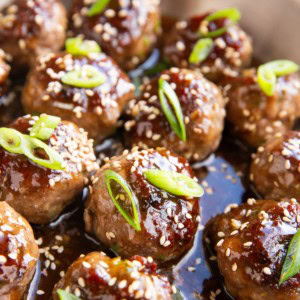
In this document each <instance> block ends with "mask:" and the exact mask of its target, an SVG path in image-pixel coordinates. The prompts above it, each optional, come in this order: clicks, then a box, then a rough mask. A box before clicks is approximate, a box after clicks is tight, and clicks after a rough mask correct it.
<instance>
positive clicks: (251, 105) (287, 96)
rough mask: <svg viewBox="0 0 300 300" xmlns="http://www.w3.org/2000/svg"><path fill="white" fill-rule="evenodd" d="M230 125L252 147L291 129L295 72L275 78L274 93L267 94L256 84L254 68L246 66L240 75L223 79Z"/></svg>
mask: <svg viewBox="0 0 300 300" xmlns="http://www.w3.org/2000/svg"><path fill="white" fill-rule="evenodd" d="M222 86H223V87H224V88H223V90H224V97H226V98H228V104H227V106H226V112H227V117H226V118H227V121H228V123H229V128H230V130H231V131H232V132H233V134H235V135H236V136H237V137H239V138H240V139H241V140H243V141H244V142H245V143H246V144H247V145H249V146H251V147H258V146H260V145H262V144H263V143H265V142H266V141H267V140H269V139H271V138H273V137H274V136H279V137H280V136H281V135H282V134H284V133H285V132H287V131H288V130H290V129H292V127H293V126H294V123H295V120H296V119H297V117H298V115H299V103H300V77H299V74H298V73H293V74H290V75H285V76H281V77H279V78H277V83H276V87H275V93H274V94H273V95H272V96H268V95H266V94H265V93H264V92H263V91H262V89H261V87H260V86H259V84H258V83H257V71H256V70H255V69H249V70H245V71H243V72H242V74H241V75H240V76H239V77H236V78H230V77H228V78H227V79H225V80H224V81H223V82H222Z"/></svg>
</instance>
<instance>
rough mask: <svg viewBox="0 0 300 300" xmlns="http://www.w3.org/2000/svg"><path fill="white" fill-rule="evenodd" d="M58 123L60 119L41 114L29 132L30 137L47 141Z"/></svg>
mask: <svg viewBox="0 0 300 300" xmlns="http://www.w3.org/2000/svg"><path fill="white" fill-rule="evenodd" d="M60 122H61V118H58V117H54V116H50V115H46V114H42V115H41V116H40V118H39V119H38V120H37V121H36V122H35V124H34V125H33V127H32V129H31V130H30V136H32V137H36V138H38V139H40V140H48V139H49V138H50V137H51V135H52V134H53V132H54V130H55V128H56V127H57V125H58V124H59V123H60Z"/></svg>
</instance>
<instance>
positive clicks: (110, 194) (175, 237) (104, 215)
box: [84, 148, 200, 263]
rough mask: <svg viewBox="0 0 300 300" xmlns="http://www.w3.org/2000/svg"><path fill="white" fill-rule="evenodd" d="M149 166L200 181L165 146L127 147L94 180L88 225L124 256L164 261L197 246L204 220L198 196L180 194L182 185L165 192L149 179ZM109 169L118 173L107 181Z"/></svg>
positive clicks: (184, 161) (91, 189)
mask: <svg viewBox="0 0 300 300" xmlns="http://www.w3.org/2000/svg"><path fill="white" fill-rule="evenodd" d="M149 169H151V170H152V169H154V170H156V171H158V172H160V173H161V172H163V173H164V172H165V171H167V174H169V172H176V173H175V174H177V173H179V176H185V177H187V178H188V179H189V180H190V181H192V182H193V183H194V184H196V181H195V180H196V179H195V177H194V176H195V175H194V172H193V170H192V168H191V167H190V165H189V164H188V162H187V161H186V160H185V159H184V158H183V157H180V156H177V155H176V154H174V153H172V152H170V151H168V150H166V149H164V148H159V149H157V150H153V149H149V150H141V151H138V150H137V148H134V149H133V150H132V151H131V152H128V150H125V152H124V153H123V155H121V156H119V157H113V158H112V159H111V160H109V161H108V162H107V163H106V164H105V165H104V166H103V167H102V168H101V169H99V170H98V171H97V172H96V174H95V176H94V177H93V178H92V185H91V187H90V194H89V197H88V200H87V203H86V208H85V213H84V220H85V227H86V230H87V231H88V232H89V233H92V234H94V235H95V236H96V237H97V238H98V239H99V240H100V241H101V242H103V243H105V244H106V245H108V246H109V247H111V248H112V249H114V250H115V251H116V252H117V253H118V254H119V255H120V256H122V257H125V258H128V257H131V256H133V255H142V256H151V257H153V259H154V260H155V261H156V262H157V263H163V262H167V261H171V260H174V259H176V258H179V257H181V256H182V255H183V254H184V253H185V252H186V251H187V250H188V249H190V248H191V247H192V245H193V241H194V236H195V234H196V231H197V228H198V222H199V221H200V216H199V214H200V211H199V203H198V202H199V201H198V200H199V197H196V196H195V197H194V196H190V197H187V196H178V194H176V193H175V194H174V192H175V191H174V192H173V189H176V188H177V186H176V187H172V190H171V191H170V190H169V191H166V190H165V189H163V188H162V187H158V186H157V185H154V184H153V182H152V183H150V181H149V180H148V178H147V179H146V172H147V171H148V170H149ZM156 171H154V172H156ZM110 173H113V174H114V175H113V176H114V178H112V180H108V177H109V176H110V175H108V174H110ZM172 174H173V173H172ZM157 178H159V175H157ZM168 178H169V177H168ZM120 182H121V183H120ZM167 182H169V183H170V180H169V179H167ZM122 184H123V185H122ZM124 184H125V185H127V187H128V188H127V191H130V192H129V193H128V192H126V190H125V188H124ZM178 184H179V185H182V182H180V183H178ZM196 185H197V186H198V184H196ZM134 209H135V210H136V212H135V213H136V214H135V216H136V217H134ZM124 211H125V214H126V215H125V216H124ZM125 217H126V218H125ZM128 217H129V218H128Z"/></svg>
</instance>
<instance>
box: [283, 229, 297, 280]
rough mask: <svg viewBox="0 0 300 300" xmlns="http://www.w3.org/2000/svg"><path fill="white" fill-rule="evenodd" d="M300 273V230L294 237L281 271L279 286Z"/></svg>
mask: <svg viewBox="0 0 300 300" xmlns="http://www.w3.org/2000/svg"><path fill="white" fill-rule="evenodd" d="M299 272H300V229H298V231H297V233H296V234H295V235H294V236H293V238H292V240H291V242H290V244H289V247H288V251H287V255H286V258H285V260H284V263H283V267H282V270H281V275H280V281H279V285H281V284H282V283H284V282H285V281H286V280H288V279H289V278H291V277H292V276H294V275H296V274H298V273H299Z"/></svg>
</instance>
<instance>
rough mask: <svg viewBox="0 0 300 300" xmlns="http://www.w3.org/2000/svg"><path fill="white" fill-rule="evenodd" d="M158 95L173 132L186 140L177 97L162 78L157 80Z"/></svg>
mask: <svg viewBox="0 0 300 300" xmlns="http://www.w3.org/2000/svg"><path fill="white" fill-rule="evenodd" d="M158 95H159V99H160V104H161V107H162V110H163V112H164V114H165V116H166V118H167V120H168V122H169V123H170V125H171V127H172V128H173V130H174V132H175V133H176V134H177V136H178V137H179V138H180V139H181V140H182V141H184V142H185V141H186V130H185V125H184V119H183V113H182V109H181V106H180V102H179V99H178V97H177V95H176V93H175V92H174V90H173V89H172V87H171V86H170V84H169V83H168V82H167V81H166V80H164V79H163V78H160V79H159V80H158ZM165 95H166V96H165ZM168 100H169V101H170V103H171V105H172V107H173V109H174V111H175V115H174V113H173V111H172V108H171V107H170V105H169V103H168Z"/></svg>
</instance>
